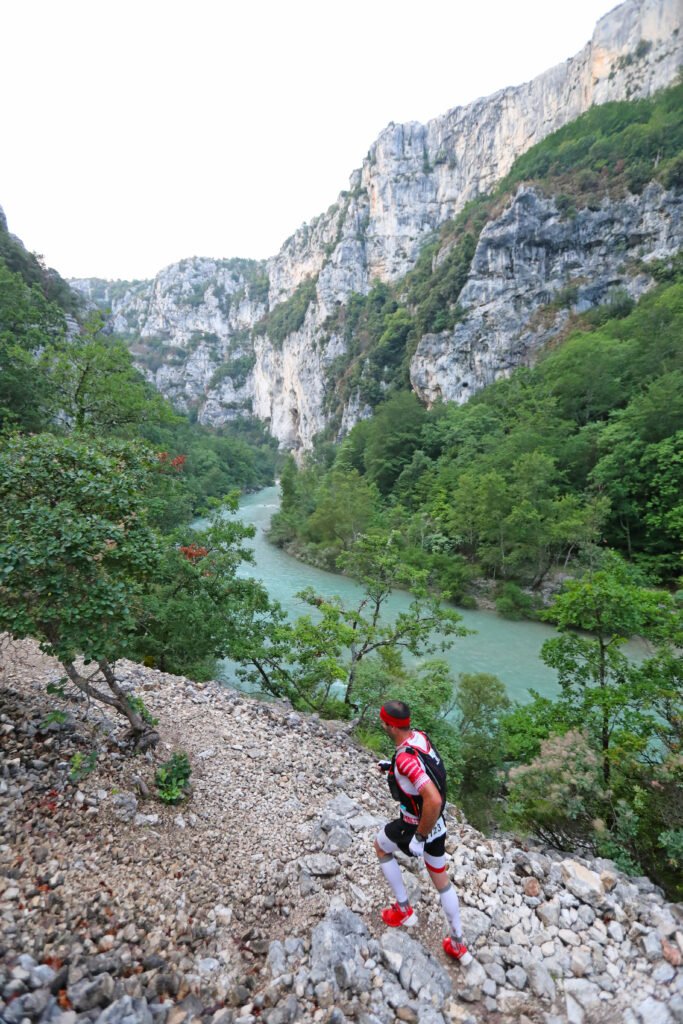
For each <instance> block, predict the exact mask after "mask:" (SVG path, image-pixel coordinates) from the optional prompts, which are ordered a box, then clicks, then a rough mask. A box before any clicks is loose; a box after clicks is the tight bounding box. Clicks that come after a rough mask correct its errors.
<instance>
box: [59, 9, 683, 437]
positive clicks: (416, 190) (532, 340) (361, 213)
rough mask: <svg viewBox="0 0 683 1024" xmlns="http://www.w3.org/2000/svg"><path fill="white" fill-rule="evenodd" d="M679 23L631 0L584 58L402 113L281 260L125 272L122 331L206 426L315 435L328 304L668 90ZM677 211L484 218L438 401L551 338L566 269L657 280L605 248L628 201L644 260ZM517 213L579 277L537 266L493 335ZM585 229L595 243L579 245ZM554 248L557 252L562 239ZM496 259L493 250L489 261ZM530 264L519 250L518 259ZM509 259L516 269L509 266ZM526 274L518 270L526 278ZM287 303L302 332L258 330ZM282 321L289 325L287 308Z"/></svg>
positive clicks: (117, 323)
mask: <svg viewBox="0 0 683 1024" xmlns="http://www.w3.org/2000/svg"><path fill="white" fill-rule="evenodd" d="M682 22H683V13H682V10H681V3H680V0H626V2H625V3H623V4H621V6H619V7H617V8H615V10H613V11H611V12H610V13H609V14H607V15H606V16H605V17H604V18H602V19H601V20H600V21H599V22H598V24H597V26H596V29H595V32H594V34H593V38H592V39H591V41H590V42H589V43H588V44H587V45H586V46H585V47H584V48H583V50H581V52H580V53H579V54H577V55H576V56H575V57H574V58H572V59H571V60H568V61H566V62H565V63H563V64H561V65H558V66H557V67H554V68H552V69H550V70H549V71H547V72H545V73H544V74H543V75H540V76H539V77H538V78H536V79H534V80H533V81H531V82H528V83H525V84H523V85H520V86H516V87H510V88H507V89H503V90H501V91H500V92H497V93H495V94H494V95H492V96H489V97H487V98H485V99H478V100H476V101H475V102H473V103H470V104H468V105H467V106H464V107H455V108H453V109H452V110H450V111H448V113H446V114H445V115H443V116H442V117H439V118H435V119H434V120H432V121H430V122H428V123H427V124H425V125H422V124H417V123H409V124H403V125H396V124H390V125H389V126H388V127H387V128H386V129H385V130H384V131H383V132H382V133H381V135H380V136H379V138H378V139H377V140H376V141H375V142H374V143H373V145H372V146H371V147H370V150H369V152H368V154H367V156H366V158H365V160H364V161H363V164H362V166H361V168H360V169H359V170H356V171H354V173H353V174H352V175H351V180H350V188H349V191H347V192H343V193H342V194H341V195H340V196H339V198H338V200H337V202H336V203H335V204H334V205H333V206H331V207H330V208H329V210H328V211H327V212H326V213H325V214H322V215H321V216H320V217H318V218H317V219H315V220H314V221H312V222H311V223H310V224H307V225H304V226H303V227H301V228H300V229H299V230H298V231H297V232H296V233H295V234H294V235H293V236H292V237H291V238H289V239H288V240H287V241H286V242H285V243H284V245H283V246H282V248H281V250H280V252H279V253H278V254H277V255H276V256H274V257H272V258H271V259H270V260H268V261H267V262H266V263H265V264H250V265H249V268H248V269H247V267H246V264H248V263H249V261H214V260H187V261H183V262H182V263H180V264H177V265H175V266H172V267H168V268H167V269H166V270H164V271H162V273H161V274H160V275H159V276H158V277H157V278H156V279H155V280H154V281H153V282H142V283H137V284H134V285H131V286H129V287H123V288H122V287H121V286H120V284H119V285H117V286H116V288H117V291H116V293H114V292H112V291H111V289H109V293H110V294H109V299H110V301H111V309H112V317H111V326H112V329H114V330H117V331H123V332H124V333H126V334H127V335H129V337H130V338H131V342H132V344H133V350H134V352H135V353H136V356H137V357H138V362H139V365H140V366H141V367H142V368H143V369H144V370H145V372H146V373H147V375H148V376H149V377H150V379H152V380H153V381H154V382H155V384H156V385H157V386H158V387H159V388H160V389H161V390H162V391H164V393H166V394H167V395H169V396H170V397H171V398H172V399H173V400H174V401H175V402H176V403H177V404H178V405H179V406H180V407H182V408H190V407H194V408H196V409H197V412H198V416H199V419H200V420H201V421H202V422H207V423H214V424H218V423H222V422H225V421H226V420H227V419H229V418H231V417H233V416H235V415H237V414H239V412H241V411H248V410H252V411H253V412H254V413H255V414H256V415H257V416H258V417H260V418H261V419H263V420H265V421H267V422H268V423H269V425H270V430H271V432H272V433H273V435H274V436H275V437H277V438H278V440H279V441H280V442H281V444H282V445H283V446H286V447H291V448H307V447H310V445H311V444H312V441H313V438H314V436H315V434H316V433H317V432H318V431H320V430H322V429H323V428H324V427H325V426H326V424H327V422H328V412H327V411H326V409H327V406H326V401H325V399H326V393H327V391H328V390H329V387H330V385H329V383H328V369H329V367H330V365H331V364H332V363H333V361H334V360H335V359H337V358H338V357H339V356H340V355H341V354H342V353H343V351H344V347H345V342H344V340H343V338H342V337H341V336H340V335H337V334H334V333H333V334H332V335H330V331H329V330H328V329H327V327H326V322H328V321H329V318H330V315H331V314H332V313H334V312H335V311H336V310H338V308H339V306H340V305H344V304H345V303H346V301H347V300H348V297H349V296H350V295H351V294H352V293H354V292H355V293H360V294H366V293H367V292H368V290H369V288H370V286H371V283H372V282H373V280H376V279H379V280H382V281H396V280H397V279H399V278H401V277H402V276H403V275H404V274H405V273H406V272H407V271H409V270H410V269H411V268H412V267H413V266H414V264H415V261H416V259H417V255H418V253H419V251H420V248H421V246H422V245H423V244H424V241H425V239H426V238H428V237H429V236H430V235H431V234H432V233H433V232H434V231H435V230H436V229H437V228H439V227H440V225H442V224H443V223H444V222H445V221H447V220H449V219H450V218H452V217H453V216H454V215H455V214H457V213H458V211H460V210H461V209H462V208H463V207H464V205H465V204H466V203H467V202H468V201H469V200H470V199H472V198H473V197H474V196H477V195H480V194H483V193H485V192H487V191H489V190H490V188H491V187H492V186H493V184H494V183H495V182H496V181H498V180H499V179H500V178H501V177H502V176H503V175H505V174H506V172H507V171H508V170H509V169H510V167H511V165H512V163H513V161H514V160H515V158H516V157H517V156H519V155H520V154H521V153H523V152H525V151H526V150H527V149H529V147H531V146H532V145H534V144H535V143H537V142H539V141H540V140H542V139H543V138H545V137H546V136H547V135H548V134H550V133H552V132H553V131H555V130H556V129H558V128H559V127H561V126H562V125H564V124H566V123H567V122H569V121H571V120H573V119H575V118H576V117H577V116H579V115H580V114H581V113H583V112H584V111H586V110H587V109H588V108H589V107H590V106H591V105H593V104H597V103H604V102H607V101H609V100H618V99H631V98H636V97H643V96H649V95H651V94H652V93H653V92H654V91H656V90H657V89H659V88H661V87H664V86H666V85H668V84H670V83H671V82H672V81H673V80H674V79H675V77H676V75H677V73H678V69H679V67H680V65H681V64H682V63H683V33H682V32H681V24H682ZM660 200H661V201H660ZM549 202H550V201H549ZM672 203H673V206H672ZM675 205H676V204H675V202H674V200H672V199H671V198H668V199H665V198H662V197H660V199H657V198H656V197H655V195H654V193H653V194H652V195H650V196H649V198H648V199H646V200H644V201H643V202H641V201H640V200H638V199H634V200H633V203H632V204H631V205H630V206H629V202H627V203H626V205H625V206H624V207H623V209H622V208H621V207H619V208H618V207H617V206H613V207H610V208H609V209H605V210H603V211H602V212H601V213H600V214H599V215H596V216H594V215H592V214H591V216H587V217H586V219H585V220H583V219H581V218H577V219H576V222H574V223H573V224H564V225H563V226H561V225H560V224H559V220H558V218H557V216H556V215H554V214H553V213H552V204H551V205H550V206H546V205H544V204H543V202H541V200H540V199H536V200H535V199H533V198H532V197H531V196H529V195H528V194H527V193H522V194H521V195H520V196H519V197H518V198H517V199H516V200H515V201H514V203H513V205H512V207H511V209H510V210H509V211H506V212H505V213H504V214H503V217H502V219H501V223H500V224H498V225H496V224H491V225H489V228H488V229H487V232H486V237H485V238H483V239H482V242H481V245H480V249H479V250H478V252H477V257H476V259H475V263H474V264H473V267H472V273H471V277H470V281H468V290H467V294H466V295H465V296H464V298H465V301H466V302H467V316H468V317H472V318H473V324H472V325H470V326H468V325H466V324H464V325H461V329H460V330H459V332H456V335H454V336H453V339H451V340H450V341H449V340H448V339H446V338H443V337H440V336H439V337H437V338H435V337H434V336H427V337H426V338H424V339H423V341H422V343H421V345H420V347H419V350H418V353H417V355H416V357H415V361H414V364H413V369H412V377H413V384H414V386H415V387H416V388H417V390H418V391H420V393H421V394H423V395H424V396H425V397H426V398H430V397H433V396H434V395H436V394H442V395H444V396H445V397H454V398H462V397H463V395H464V394H465V392H466V391H467V389H469V391H468V392H467V393H471V392H472V391H473V390H474V389H475V388H476V387H479V386H481V385H482V384H483V383H485V382H486V381H487V380H489V379H492V378H493V377H495V376H496V375H497V374H498V373H500V372H507V370H509V369H510V368H511V367H512V366H514V365H516V364H517V363H518V362H519V361H520V360H521V361H526V360H528V359H530V358H531V357H532V355H533V352H534V351H535V350H536V349H537V348H538V346H539V345H541V344H543V342H544V340H546V337H547V332H546V334H544V333H543V331H540V330H539V329H536V328H533V326H529V321H530V319H531V318H532V314H533V310H534V308H536V307H537V306H538V304H539V300H540V299H541V298H542V297H543V295H544V294H545V295H547V296H549V297H550V300H552V297H553V296H554V295H555V294H556V292H557V291H558V290H559V289H560V288H561V287H563V284H566V283H567V278H569V279H571V280H575V279H578V278H581V277H585V278H586V279H587V282H586V284H585V286H584V285H582V286H581V289H582V290H581V294H580V297H579V300H578V301H579V302H580V303H584V304H586V303H588V304H590V302H591V295H593V298H594V299H595V298H596V297H597V298H599V297H600V296H602V295H604V294H606V292H607V291H609V288H610V287H613V286H614V285H615V284H618V285H619V287H625V288H626V289H627V290H628V291H629V292H630V293H631V294H638V292H639V291H640V290H642V289H644V288H645V287H646V286H647V280H646V279H645V278H644V277H639V276H638V275H636V277H635V278H633V279H631V278H630V277H629V276H628V274H627V273H621V272H620V273H616V270H617V263H618V258H617V257H616V256H615V258H614V259H611V258H607V254H608V251H609V250H610V244H611V242H610V239H614V238H616V237H617V236H618V235H619V228H618V219H619V217H620V216H621V215H622V213H625V214H626V215H627V216H628V219H629V223H631V222H633V223H634V224H636V225H637V224H640V225H641V228H642V229H643V232H642V233H643V239H642V241H641V242H639V243H637V244H636V243H634V245H630V240H631V238H632V235H629V236H628V238H627V242H628V243H629V253H630V255H635V253H636V251H637V253H638V254H639V258H640V259H648V258H652V257H653V255H654V253H655V252H656V251H659V250H660V249H662V246H664V248H666V247H667V246H668V247H669V249H671V247H672V246H676V245H679V244H680V240H678V241H676V239H677V238H678V236H677V234H676V232H677V230H678V227H677V225H679V221H680V218H679V215H678V214H676V213H675V212H673V207H675ZM532 207H534V209H535V212H534V213H532V212H531V208H532ZM523 211H526V212H524V215H523V216H522V214H523ZM534 218H535V219H534ZM553 218H554V220H553ZM677 218H678V219H677ZM518 221H519V222H520V223H519V225H518V227H517V228H515V229H514V230H522V234H520V235H519V237H520V238H522V235H523V237H524V245H525V246H526V248H527V249H528V250H529V251H530V252H531V251H532V250H533V249H534V246H535V243H534V240H533V237H532V236H531V234H530V232H533V225H534V224H536V225H538V227H539V229H541V230H542V231H543V232H544V233H545V235H546V236H547V233H548V231H549V230H551V229H552V230H551V234H552V231H556V232H559V234H561V235H562V241H560V240H559V239H558V240H557V244H558V245H559V246H560V249H563V247H564V251H565V252H566V253H568V252H570V251H571V252H572V253H573V257H572V258H573V260H574V261H575V265H574V266H573V269H572V270H571V273H569V262H568V260H569V257H568V256H567V255H565V256H560V255H555V256H553V257H552V258H550V260H549V263H548V266H547V267H546V269H545V270H544V271H543V273H541V274H540V276H537V277H533V275H532V277H533V281H532V282H531V283H532V290H533V294H532V295H529V296H528V297H527V298H523V297H518V298H519V302H518V304H519V305H520V308H521V309H522V313H523V320H522V321H520V322H519V323H518V322H517V321H516V320H515V319H514V317H513V316H512V313H511V311H510V309H508V312H507V320H506V321H505V322H504V318H501V316H497V318H494V319H495V336H494V337H493V338H492V339H489V338H488V336H487V337H486V338H484V334H485V333H486V332H484V331H483V327H482V325H483V324H484V323H485V322H486V321H485V318H484V316H483V313H480V312H478V306H477V303H478V301H479V299H480V298H481V299H482V300H483V301H484V302H485V303H488V302H490V301H492V297H493V295H494V293H496V294H497V295H499V297H500V301H501V302H505V301H506V296H507V297H509V295H508V292H509V285H510V281H509V274H508V270H507V269H505V268H504V267H503V264H504V262H505V259H506V258H507V257H506V256H505V255H504V254H505V252H506V247H505V244H504V242H503V241H501V240H500V239H504V238H506V237H511V231H512V233H513V234H514V230H513V228H512V227H511V224H513V225H514V224H516V223H517V222H518ZM654 221H657V224H656V225H655V224H654ZM522 223H523V225H524V227H523V229H522V227H521V224H522ZM667 225H668V226H667ZM584 226H585V228H586V230H587V232H588V234H590V237H591V241H590V246H589V248H590V252H588V249H586V248H585V247H584V246H583V235H582V230H581V229H582V227H584ZM639 230H640V229H639ZM496 238H498V239H499V240H498V241H497V242H496ZM667 238H668V241H665V240H666V239H667ZM663 240H664V241H663ZM650 242H651V243H652V245H651V246H650V247H648V246H649V243H650ZM547 243H548V238H547V237H545V240H543V241H541V242H540V243H539V250H543V252H544V253H546V255H547V254H548V245H547ZM549 244H550V246H551V248H552V247H553V246H554V245H555V242H551V243H549ZM601 252H602V253H604V254H606V262H603V261H601V257H600V253H601ZM494 253H497V259H498V260H499V262H498V265H496V261H495V259H493V254H494ZM508 255H509V253H508ZM544 258H545V257H544ZM486 261H492V262H488V264H487V268H485V267H484V263H485V262H486ZM584 262H585V268H584V270H583V271H582V269H581V268H582V267H584ZM522 263H523V260H521V261H519V260H516V263H515V267H516V271H517V270H520V268H521V265H522ZM236 264H238V265H239V266H236ZM497 267H498V269H496V268H497ZM501 268H502V269H504V270H505V272H504V274H503V276H502V277H500V278H499V277H498V276H497V274H498V270H501ZM508 269H509V268H508ZM516 271H515V273H516ZM596 272H598V273H599V276H600V282H599V284H596V286H595V288H594V290H593V292H591V289H590V287H589V284H588V280H592V279H593V277H594V275H595V273H596ZM520 273H521V270H520ZM266 275H267V282H266ZM615 275H616V276H615ZM513 276H514V275H513ZM610 281H611V283H610ZM311 282H315V291H314V294H313V295H312V296H311V297H310V298H309V299H308V300H307V301H306V303H305V304H304V303H302V301H301V300H302V288H306V287H307V285H310V283H311ZM522 284H523V275H521V276H520V275H519V274H518V275H517V277H516V278H515V286H516V287H519V286H520V285H522ZM75 286H76V287H77V288H79V289H80V290H81V291H85V292H86V293H87V292H92V291H93V287H95V286H94V285H93V283H92V282H87V281H82V282H75ZM99 288H100V292H102V291H103V289H102V286H101V285H100V286H99ZM104 291H106V289H104ZM224 296H227V297H228V298H229V303H228V305H227V306H226V305H225V302H224V298H223V297H224ZM283 304H285V305H284V306H283ZM286 304H290V305H291V310H292V311H294V312H296V314H297V315H296V317H294V318H293V320H294V326H293V327H292V329H287V330H286V331H285V332H284V333H283V330H282V329H280V330H279V331H278V332H274V331H273V330H272V328H271V326H270V325H271V324H272V320H267V321H262V323H266V325H267V329H266V330H265V331H263V330H261V331H260V333H258V334H257V335H254V333H253V331H252V330H251V329H252V328H253V327H254V326H255V325H256V324H257V323H258V321H259V320H262V318H263V315H264V314H265V313H266V312H269V313H270V314H273V312H274V311H277V310H281V311H282V310H284V312H285V313H287V314H288V313H289V310H290V306H288V305H286ZM511 317H512V319H510V318H511ZM558 319H560V320H561V317H559V318H558ZM279 322H280V324H282V323H284V324H285V325H287V323H288V316H285V315H284V314H283V315H282V316H281V317H280V320H279ZM553 329H554V328H553ZM150 346H151V347H152V348H153V349H154V351H153V352H152V355H151V356H150V352H149V350H150ZM482 346H488V347H487V348H486V349H484V348H483V347H482ZM454 349H455V350H458V351H462V352H463V353H465V355H463V356H462V359H461V361H460V362H459V363H457V365H456V363H455V362H454V361H453V359H452V356H451V355H449V354H448V353H449V352H451V353H452V350H454ZM492 351H494V352H495V353H496V355H495V356H493V355H492V354H491V352H492ZM463 360H464V361H463ZM477 367H479V368H477ZM442 377H443V379H442ZM456 379H457V380H460V381H461V383H460V384H458V383H457V380H456ZM463 385H464V389H463ZM367 411H368V410H367V407H364V405H363V403H362V402H361V401H360V400H359V398H358V396H357V395H353V396H351V397H350V399H349V401H348V402H347V405H346V408H345V409H344V411H343V415H342V429H349V428H350V426H352V425H353V423H354V422H355V421H357V419H358V418H359V417H360V416H362V415H365V414H367Z"/></svg>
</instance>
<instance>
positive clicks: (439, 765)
mask: <svg viewBox="0 0 683 1024" xmlns="http://www.w3.org/2000/svg"><path fill="white" fill-rule="evenodd" d="M422 735H423V736H424V737H425V739H426V740H427V742H428V743H429V748H430V749H429V752H427V751H424V750H418V749H417V748H416V747H411V746H410V745H406V746H401V747H399V748H398V749H397V750H396V752H395V753H394V756H393V757H392V759H391V767H390V768H389V771H388V772H387V783H388V784H389V792H390V793H391V795H392V796H393V798H394V800H398V801H399V802H400V803H401V804H402V805H403V807H405V809H406V811H407V812H408V814H411V815H412V816H413V817H415V818H419V817H420V815H421V814H422V797H421V796H420V795H419V793H418V794H414V793H406V792H405V790H403V789H401V786H400V783H399V781H398V779H397V778H396V758H397V757H398V755H399V754H415V756H416V757H417V758H418V760H419V762H420V764H421V765H422V767H423V768H424V770H425V772H426V773H427V775H428V776H429V778H430V779H431V781H432V782H433V783H434V785H435V786H436V788H437V789H438V791H439V795H440V797H441V813H442V814H443V810H444V807H445V806H446V766H445V765H444V763H443V759H442V758H441V756H440V754H439V752H438V750H437V749H436V747H435V746H434V744H433V743H432V741H431V740H430V739H429V736H427V735H426V733H423V734H422Z"/></svg>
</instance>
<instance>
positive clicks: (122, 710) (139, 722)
mask: <svg viewBox="0 0 683 1024" xmlns="http://www.w3.org/2000/svg"><path fill="white" fill-rule="evenodd" d="M97 664H98V666H99V669H100V672H101V673H102V675H103V676H104V679H105V681H106V683H107V686H108V687H109V689H110V691H111V695H110V694H108V693H106V692H104V691H102V690H99V689H97V687H95V686H93V684H92V682H91V680H90V678H86V677H85V676H82V675H81V673H80V672H79V671H78V669H77V668H76V666H75V665H74V663H73V662H72V661H63V662H62V665H63V666H64V671H65V672H66V674H67V676H68V677H69V679H70V680H71V682H72V683H73V684H74V686H75V687H76V688H77V689H78V690H80V691H81V693H84V694H85V695H86V696H87V697H92V699H93V700H96V701H99V702H100V703H101V704H106V705H107V707H110V708H114V710H115V711H118V713H119V714H120V715H123V716H124V718H126V719H128V722H129V724H130V736H131V739H132V740H133V742H134V745H135V747H136V748H137V749H138V750H146V749H147V748H148V747H154V746H156V745H157V743H158V742H159V733H158V732H156V730H155V729H152V728H151V727H150V726H148V725H147V723H146V722H145V721H144V719H143V718H142V716H141V715H140V714H138V712H137V711H136V710H135V708H133V707H132V706H131V704H130V702H129V701H128V698H127V696H126V694H125V693H124V691H123V690H122V689H121V687H120V686H119V684H118V682H117V681H116V676H115V675H114V670H113V669H112V667H111V665H110V664H109V662H108V661H105V660H104V659H102V660H100V661H98V663H97Z"/></svg>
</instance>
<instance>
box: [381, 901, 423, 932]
mask: <svg viewBox="0 0 683 1024" xmlns="http://www.w3.org/2000/svg"><path fill="white" fill-rule="evenodd" d="M382 920H383V921H384V923H385V924H388V925H389V927H390V928H398V926H399V925H400V924H404V925H405V926H406V928H412V927H413V925H414V924H417V914H416V913H415V912H414V910H413V908H412V907H410V906H408V907H401V906H399V904H398V903H394V905H393V907H385V908H384V910H383V911H382Z"/></svg>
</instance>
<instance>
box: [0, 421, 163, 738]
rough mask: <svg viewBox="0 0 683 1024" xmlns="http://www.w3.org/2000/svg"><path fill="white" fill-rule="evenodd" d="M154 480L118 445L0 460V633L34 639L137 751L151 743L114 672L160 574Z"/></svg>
mask: <svg viewBox="0 0 683 1024" xmlns="http://www.w3.org/2000/svg"><path fill="white" fill-rule="evenodd" d="M153 472H154V467H153V465H152V463H151V461H150V458H149V456H148V454H147V453H146V452H145V451H144V450H143V449H141V448H140V447H139V446H137V445H132V444H126V443H123V442H116V441H111V442H107V443H100V444H98V445H95V444H94V443H91V442H88V441H84V440H77V439H74V438H66V439H63V438H55V437H53V436H51V435H49V434H38V435H35V436H33V437H21V436H15V437H12V438H10V439H9V441H8V442H7V443H6V445H5V446H4V449H3V450H2V452H0V507H1V508H2V525H3V529H2V535H1V538H0V597H1V600H0V629H2V630H5V631H7V632H8V633H10V634H11V635H12V636H14V637H17V638H24V637H34V638H35V639H37V640H38V641H39V643H40V646H41V648H42V650H44V651H45V652H46V653H47V654H51V655H54V656H55V657H56V658H57V659H58V660H59V661H60V662H61V664H62V665H63V667H64V671H65V673H66V675H67V677H68V679H69V680H70V682H71V683H72V684H73V685H74V686H75V687H76V688H77V689H78V690H80V691H81V692H82V693H85V694H87V695H88V696H89V697H93V698H94V699H96V700H99V701H102V702H103V703H104V704H107V705H108V706H109V707H112V708H114V709H115V710H116V711H118V712H119V713H120V714H122V715H124V716H125V717H126V718H127V719H128V721H129V723H130V726H131V730H132V733H133V735H134V737H135V738H136V741H137V742H138V743H142V742H149V741H154V739H155V737H156V734H154V733H151V732H150V730H149V729H148V726H147V724H146V723H145V721H144V719H143V717H142V716H141V714H140V712H139V711H138V710H137V709H136V707H135V706H134V704H133V703H131V702H130V701H129V700H128V697H127V696H126V694H125V693H124V691H123V690H122V689H121V687H120V685H119V683H118V682H117V680H116V675H115V671H114V663H115V661H116V659H117V658H120V657H123V656H125V655H127V654H130V653H131V651H132V642H131V641H132V637H133V634H134V631H135V619H136V604H137V602H138V600H139V598H140V594H141V592H142V590H143V589H144V586H145V583H146V581H147V580H148V579H149V577H150V576H151V575H153V574H154V573H155V572H156V569H157V566H158V561H159V546H158V542H157V539H156V537H155V534H154V532H153V530H152V529H151V528H150V526H149V525H148V522H147V509H146V498H145V495H146V494H147V493H148V491H149V488H150V484H151V477H152V474H153ZM79 655H80V656H82V657H83V659H84V661H85V665H86V668H85V669H81V668H79V667H78V665H77V658H78V657H79ZM92 665H94V666H95V668H94V669H92V668H90V667H88V666H92Z"/></svg>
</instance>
